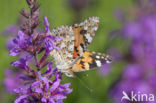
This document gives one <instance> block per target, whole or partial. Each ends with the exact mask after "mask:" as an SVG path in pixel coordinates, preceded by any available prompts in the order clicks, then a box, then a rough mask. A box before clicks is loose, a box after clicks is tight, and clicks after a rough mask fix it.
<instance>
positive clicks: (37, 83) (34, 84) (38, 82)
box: [31, 81, 41, 87]
mask: <svg viewBox="0 0 156 103" xmlns="http://www.w3.org/2000/svg"><path fill="white" fill-rule="evenodd" d="M40 83H41V82H40V81H36V82H34V83H33V84H32V85H31V87H36V86H39V85H40Z"/></svg>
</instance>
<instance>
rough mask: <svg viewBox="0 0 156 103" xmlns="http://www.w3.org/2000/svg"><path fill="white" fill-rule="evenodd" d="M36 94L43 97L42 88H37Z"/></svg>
mask: <svg viewBox="0 0 156 103" xmlns="http://www.w3.org/2000/svg"><path fill="white" fill-rule="evenodd" d="M34 92H36V93H41V94H42V95H43V91H42V89H41V88H38V87H35V91H34Z"/></svg>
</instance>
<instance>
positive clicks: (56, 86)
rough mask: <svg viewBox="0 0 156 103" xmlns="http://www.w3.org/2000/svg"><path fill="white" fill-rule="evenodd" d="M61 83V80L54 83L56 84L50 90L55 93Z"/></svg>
mask: <svg viewBox="0 0 156 103" xmlns="http://www.w3.org/2000/svg"><path fill="white" fill-rule="evenodd" d="M60 81H61V79H58V80H57V81H56V82H54V84H53V85H52V87H51V88H50V92H53V91H54V90H55V89H56V88H58V86H59V85H60Z"/></svg>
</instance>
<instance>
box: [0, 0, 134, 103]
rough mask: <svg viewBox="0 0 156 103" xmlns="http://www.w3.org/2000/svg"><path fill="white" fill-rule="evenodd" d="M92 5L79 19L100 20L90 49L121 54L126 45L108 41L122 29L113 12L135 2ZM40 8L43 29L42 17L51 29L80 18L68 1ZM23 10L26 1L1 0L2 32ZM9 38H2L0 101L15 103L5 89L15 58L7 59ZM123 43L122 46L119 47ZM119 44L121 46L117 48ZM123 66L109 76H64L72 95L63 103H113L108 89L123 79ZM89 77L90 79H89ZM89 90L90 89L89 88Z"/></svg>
mask: <svg viewBox="0 0 156 103" xmlns="http://www.w3.org/2000/svg"><path fill="white" fill-rule="evenodd" d="M90 1H91V2H92V4H91V5H88V6H86V8H84V9H83V10H82V11H81V15H80V16H79V18H80V19H79V20H80V21H83V20H84V19H86V18H88V17H90V16H98V17H100V26H99V29H98V31H97V33H96V36H95V38H94V40H93V42H92V43H91V45H90V46H89V50H92V51H97V52H101V53H108V52H107V49H108V48H111V47H117V48H119V49H120V50H121V51H122V50H123V48H124V44H121V40H120V39H116V40H113V41H112V40H111V42H110V41H109V39H108V38H107V36H108V34H109V32H111V30H113V29H117V28H120V25H121V24H120V22H118V21H117V20H116V18H115V15H114V11H115V10H116V9H117V8H121V9H122V10H125V9H127V8H128V7H129V6H130V5H132V3H133V2H132V0H90ZM38 2H39V4H41V6H40V11H41V13H40V28H42V29H44V28H43V20H42V18H43V16H47V18H48V21H49V22H50V28H51V29H52V28H54V27H58V26H61V25H72V24H73V23H75V22H74V21H75V19H76V18H77V16H78V15H77V14H76V11H74V10H73V9H72V8H70V6H69V3H68V0H38ZM22 8H27V9H28V7H27V5H26V2H25V0H0V31H3V30H5V29H6V28H7V27H8V26H9V25H13V24H16V23H17V19H18V17H19V12H20V10H21V9H22ZM7 39H8V38H7V37H6V36H2V35H0V83H1V84H0V85H1V88H0V102H1V103H12V101H13V100H14V96H12V95H10V94H8V93H6V92H5V90H4V86H3V79H4V78H5V77H4V70H5V69H6V68H10V67H11V66H10V62H11V61H12V60H13V59H14V57H9V56H8V51H7V50H6V47H5V42H6V40H7ZM119 44H120V45H119ZM118 45H119V46H118ZM123 64H124V63H113V65H114V66H113V67H114V68H113V70H112V72H111V73H110V74H109V75H108V76H100V75H99V74H98V71H97V70H91V71H87V72H83V73H79V74H78V77H77V78H67V77H63V78H64V80H63V82H64V83H67V82H71V88H73V92H72V93H71V94H69V95H68V98H67V99H66V100H64V103H112V99H111V96H109V94H108V90H109V89H110V87H111V86H112V84H113V82H114V81H115V80H116V79H117V78H118V77H120V73H121V70H122V66H123ZM86 75H88V76H86ZM87 88H88V89H87Z"/></svg>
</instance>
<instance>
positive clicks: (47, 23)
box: [43, 17, 50, 33]
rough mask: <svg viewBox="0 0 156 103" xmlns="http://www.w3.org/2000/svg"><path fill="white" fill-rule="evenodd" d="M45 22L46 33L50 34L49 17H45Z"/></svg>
mask: <svg viewBox="0 0 156 103" xmlns="http://www.w3.org/2000/svg"><path fill="white" fill-rule="evenodd" d="M43 21H44V26H45V27H46V33H49V32H50V29H49V22H48V19H47V17H44V18H43Z"/></svg>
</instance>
